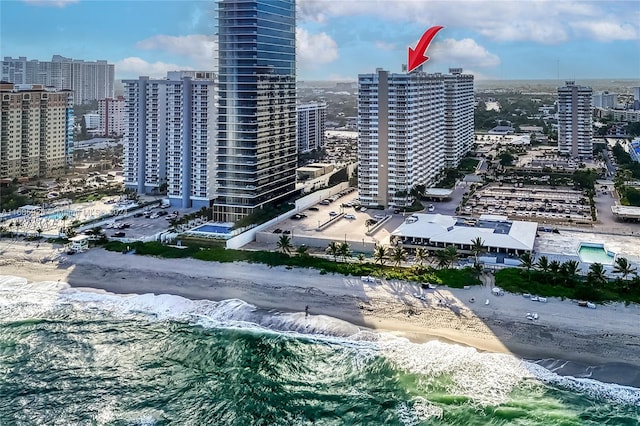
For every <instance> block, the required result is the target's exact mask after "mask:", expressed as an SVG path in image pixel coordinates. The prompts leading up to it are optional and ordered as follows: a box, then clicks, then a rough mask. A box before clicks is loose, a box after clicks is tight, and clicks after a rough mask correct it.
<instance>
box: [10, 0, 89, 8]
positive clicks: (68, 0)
mask: <svg viewBox="0 0 640 426" xmlns="http://www.w3.org/2000/svg"><path fill="white" fill-rule="evenodd" d="M22 1H23V2H24V3H29V4H33V5H35V6H54V7H65V6H66V5H68V4H72V3H77V2H78V1H79V0H22Z"/></svg>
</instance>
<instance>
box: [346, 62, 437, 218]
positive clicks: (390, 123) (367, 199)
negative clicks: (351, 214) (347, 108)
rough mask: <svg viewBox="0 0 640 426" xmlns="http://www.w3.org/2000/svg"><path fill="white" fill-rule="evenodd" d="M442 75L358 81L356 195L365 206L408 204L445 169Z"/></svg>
mask: <svg viewBox="0 0 640 426" xmlns="http://www.w3.org/2000/svg"><path fill="white" fill-rule="evenodd" d="M444 87H445V86H444V80H443V78H442V75H440V74H437V75H434V74H426V73H423V72H413V73H411V74H407V73H402V74H390V73H389V72H388V71H385V70H382V69H378V70H377V72H376V73H375V74H361V75H359V76H358V161H359V166H358V191H359V199H360V201H361V202H362V203H363V204H364V205H368V206H374V205H382V206H385V207H391V206H393V207H402V206H406V205H407V204H410V203H411V202H412V199H411V197H410V191H411V189H412V188H414V187H415V186H416V185H425V186H429V185H432V184H434V183H435V182H436V180H437V176H438V174H439V173H440V172H441V171H442V170H443V169H444V167H445V130H444V122H445V116H444V113H445V101H444V100H445V95H444Z"/></svg>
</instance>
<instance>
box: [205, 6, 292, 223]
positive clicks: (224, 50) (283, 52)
mask: <svg viewBox="0 0 640 426" xmlns="http://www.w3.org/2000/svg"><path fill="white" fill-rule="evenodd" d="M295 25H296V22H295V1H294V0H220V1H219V2H218V73H219V74H218V79H219V109H218V146H217V157H216V158H217V161H216V162H217V168H218V169H217V174H216V181H217V198H216V200H215V202H214V205H213V209H214V217H215V219H216V220H222V221H227V222H235V221H236V220H237V219H239V218H242V217H244V216H246V215H248V214H251V213H252V212H254V211H255V210H256V209H260V208H262V207H263V206H265V205H268V204H270V203H274V202H278V201H279V200H282V199H284V198H286V197H288V196H289V195H291V194H292V193H293V192H294V191H295V169H296V165H297V164H296V163H297V153H296V68H295V65H296V55H295Z"/></svg>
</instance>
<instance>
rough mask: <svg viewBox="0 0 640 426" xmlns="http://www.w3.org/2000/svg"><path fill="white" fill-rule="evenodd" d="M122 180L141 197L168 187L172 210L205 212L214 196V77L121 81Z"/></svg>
mask: <svg viewBox="0 0 640 426" xmlns="http://www.w3.org/2000/svg"><path fill="white" fill-rule="evenodd" d="M124 84H125V104H126V106H125V133H124V161H123V169H124V170H123V175H124V183H125V186H126V187H127V188H129V189H133V190H135V191H137V192H138V193H140V194H145V193H154V192H156V193H157V192H158V191H160V190H161V189H164V188H163V187H164V186H165V185H166V189H167V196H168V197H169V199H170V200H171V204H172V205H174V206H178V207H182V208H187V207H209V206H210V204H211V200H212V199H213V198H214V196H215V195H214V194H215V182H214V178H213V177H214V174H215V158H214V142H213V141H214V140H215V108H214V104H215V80H214V74H213V72H206V71H175V72H169V73H168V74H167V78H166V79H162V80H151V79H149V77H140V78H139V79H138V80H125V81H124Z"/></svg>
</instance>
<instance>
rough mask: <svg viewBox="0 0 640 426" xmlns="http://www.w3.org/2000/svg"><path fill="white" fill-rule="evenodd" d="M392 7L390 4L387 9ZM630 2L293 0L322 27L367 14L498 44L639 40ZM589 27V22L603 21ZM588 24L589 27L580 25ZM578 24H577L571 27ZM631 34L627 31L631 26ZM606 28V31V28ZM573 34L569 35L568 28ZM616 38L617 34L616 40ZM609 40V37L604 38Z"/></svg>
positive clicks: (301, 15) (301, 14)
mask: <svg viewBox="0 0 640 426" xmlns="http://www.w3.org/2000/svg"><path fill="white" fill-rule="evenodd" d="M391 3H392V5H391ZM634 3H635V2H622V1H621V2H606V1H602V2H595V1H594V2H587V1H557V0H540V1H535V2H532V1H484V0H467V1H462V0H449V1H446V2H444V1H440V2H429V1H426V0H422V1H416V0H394V1H393V2H391V1H389V0H367V1H361V0H298V1H297V7H298V17H299V18H300V20H301V21H302V22H304V21H313V22H319V23H327V22H328V20H329V19H330V18H331V17H334V16H350V17H358V16H360V17H361V16H371V17H377V18H382V19H386V20H390V21H396V22H417V23H420V24H423V25H425V26H431V25H444V26H446V27H451V28H464V29H467V30H471V31H476V32H478V33H480V34H482V35H483V36H485V37H487V38H489V39H492V40H498V41H534V42H538V43H543V44H557V43H561V42H564V41H566V40H569V39H571V38H584V37H587V38H591V39H596V40H608V39H627V38H636V39H637V38H640V31H638V30H637V22H636V23H634V20H633V19H632V15H634V14H637V3H636V6H634ZM605 16H606V17H607V21H608V24H607V25H606V26H604V27H603V28H593V27H592V25H591V22H602V17H605ZM582 21H587V22H589V25H586V24H584V23H583V24H581V23H580V22H582ZM575 22H577V23H578V24H577V25H572V23H575ZM633 26H635V28H636V30H635V31H631V28H630V27H633ZM607 27H608V28H607ZM574 28H575V29H576V30H577V31H572V30H573V29H574ZM616 35H617V36H616ZM607 37H608V38H607Z"/></svg>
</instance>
